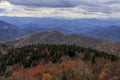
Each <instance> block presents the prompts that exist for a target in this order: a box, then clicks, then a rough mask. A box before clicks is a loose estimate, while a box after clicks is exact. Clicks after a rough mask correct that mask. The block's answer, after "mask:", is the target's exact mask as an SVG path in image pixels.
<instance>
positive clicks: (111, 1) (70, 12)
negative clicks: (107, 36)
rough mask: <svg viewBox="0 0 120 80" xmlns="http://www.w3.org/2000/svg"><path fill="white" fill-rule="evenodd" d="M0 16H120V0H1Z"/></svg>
mask: <svg viewBox="0 0 120 80" xmlns="http://www.w3.org/2000/svg"><path fill="white" fill-rule="evenodd" d="M0 16H16V17H63V18H120V0H0Z"/></svg>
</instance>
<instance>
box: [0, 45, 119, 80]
mask: <svg viewBox="0 0 120 80" xmlns="http://www.w3.org/2000/svg"><path fill="white" fill-rule="evenodd" d="M0 61H1V62H0V74H1V79H3V78H6V79H7V80H19V79H20V80H26V79H28V80H41V79H42V80H49V79H50V80H56V79H55V78H57V79H61V80H73V79H75V80H79V78H78V77H81V78H82V76H83V75H84V77H83V78H82V80H86V79H88V80H99V78H100V77H99V75H102V73H101V71H102V70H103V69H104V67H105V65H107V64H108V63H109V65H112V63H115V62H117V61H119V57H117V56H115V55H113V54H107V53H105V52H99V51H96V50H93V49H90V48H84V47H80V46H76V45H65V44H62V45H54V44H38V45H28V46H24V47H21V48H9V49H8V50H7V54H2V55H1V57H0ZM92 66H93V67H92ZM98 66H99V67H98ZM79 67H80V68H79ZM117 67H119V66H117ZM82 68H84V69H82ZM81 69H82V71H83V72H82V73H81ZM86 69H88V72H86ZM41 70H42V71H41ZM118 70H119V69H118ZM54 71H55V72H54ZM23 73H24V75H22V74H23ZM79 73H80V74H79ZM114 73H115V74H117V75H118V76H116V75H115V74H112V77H114V76H116V77H117V78H119V71H118V72H114ZM25 75H26V76H25ZM72 75H74V78H72ZM108 75H109V74H108ZM105 77H106V75H105ZM44 78H45V79H44ZM70 78H72V79H70ZM100 80H106V79H100Z"/></svg>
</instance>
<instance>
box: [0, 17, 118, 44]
mask: <svg viewBox="0 0 120 80" xmlns="http://www.w3.org/2000/svg"><path fill="white" fill-rule="evenodd" d="M0 19H1V20H3V21H6V23H7V25H9V26H11V27H10V28H9V29H11V28H13V26H14V27H15V28H17V30H16V29H14V31H12V32H13V34H12V35H14V38H16V37H17V38H18V37H21V36H24V35H27V34H32V33H36V32H37V33H38V32H43V31H48V30H57V31H60V32H63V33H65V34H74V33H75V34H82V35H85V36H90V37H95V38H99V39H105V40H109V41H113V42H120V20H119V19H94V18H93V19H87V18H86V19H62V18H33V17H0ZM3 21H2V22H3ZM0 24H2V25H3V24H5V23H4V22H3V23H0ZM11 24H12V25H11ZM2 28H7V27H6V26H2ZM14 32H15V33H16V32H20V33H18V34H17V33H16V34H17V35H16V34H14ZM7 34H8V33H7ZM0 35H3V34H0ZM18 35H20V36H18ZM8 36H9V35H8ZM8 39H9V38H6V39H3V40H1V41H6V40H8ZM10 39H11V38H10Z"/></svg>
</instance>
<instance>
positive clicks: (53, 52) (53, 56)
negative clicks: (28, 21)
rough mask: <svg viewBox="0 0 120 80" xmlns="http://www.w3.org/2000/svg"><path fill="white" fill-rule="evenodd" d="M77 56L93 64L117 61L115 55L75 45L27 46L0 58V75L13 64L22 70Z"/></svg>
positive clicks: (13, 50)
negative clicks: (99, 58)
mask: <svg viewBox="0 0 120 80" xmlns="http://www.w3.org/2000/svg"><path fill="white" fill-rule="evenodd" d="M78 54H81V55H82V54H83V55H84V56H83V58H82V60H88V61H91V63H94V64H95V62H96V61H95V59H96V58H97V57H102V58H105V59H110V60H111V61H116V60H117V59H118V58H117V56H115V55H112V54H107V53H105V52H100V51H97V50H93V49H90V48H83V47H80V46H76V45H65V44H62V45H54V44H38V45H28V46H24V47H21V48H11V49H9V50H8V53H7V54H4V55H2V56H1V57H0V73H3V74H4V73H5V72H6V70H7V68H8V66H13V65H15V64H20V66H22V67H23V68H28V67H33V66H36V65H38V64H40V63H41V64H42V63H48V62H52V63H57V62H59V61H60V59H61V58H62V57H63V56H69V57H70V58H71V59H74V58H77V57H78V56H77V55H78Z"/></svg>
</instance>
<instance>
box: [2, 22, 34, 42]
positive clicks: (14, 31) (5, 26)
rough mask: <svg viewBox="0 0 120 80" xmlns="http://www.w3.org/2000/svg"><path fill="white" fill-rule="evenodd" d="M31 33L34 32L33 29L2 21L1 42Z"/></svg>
mask: <svg viewBox="0 0 120 80" xmlns="http://www.w3.org/2000/svg"><path fill="white" fill-rule="evenodd" d="M31 33H33V31H29V30H24V29H19V28H17V27H16V26H15V25H12V24H10V23H7V22H4V21H0V42H4V41H9V40H13V39H15V38H17V37H22V36H25V35H28V34H31Z"/></svg>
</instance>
